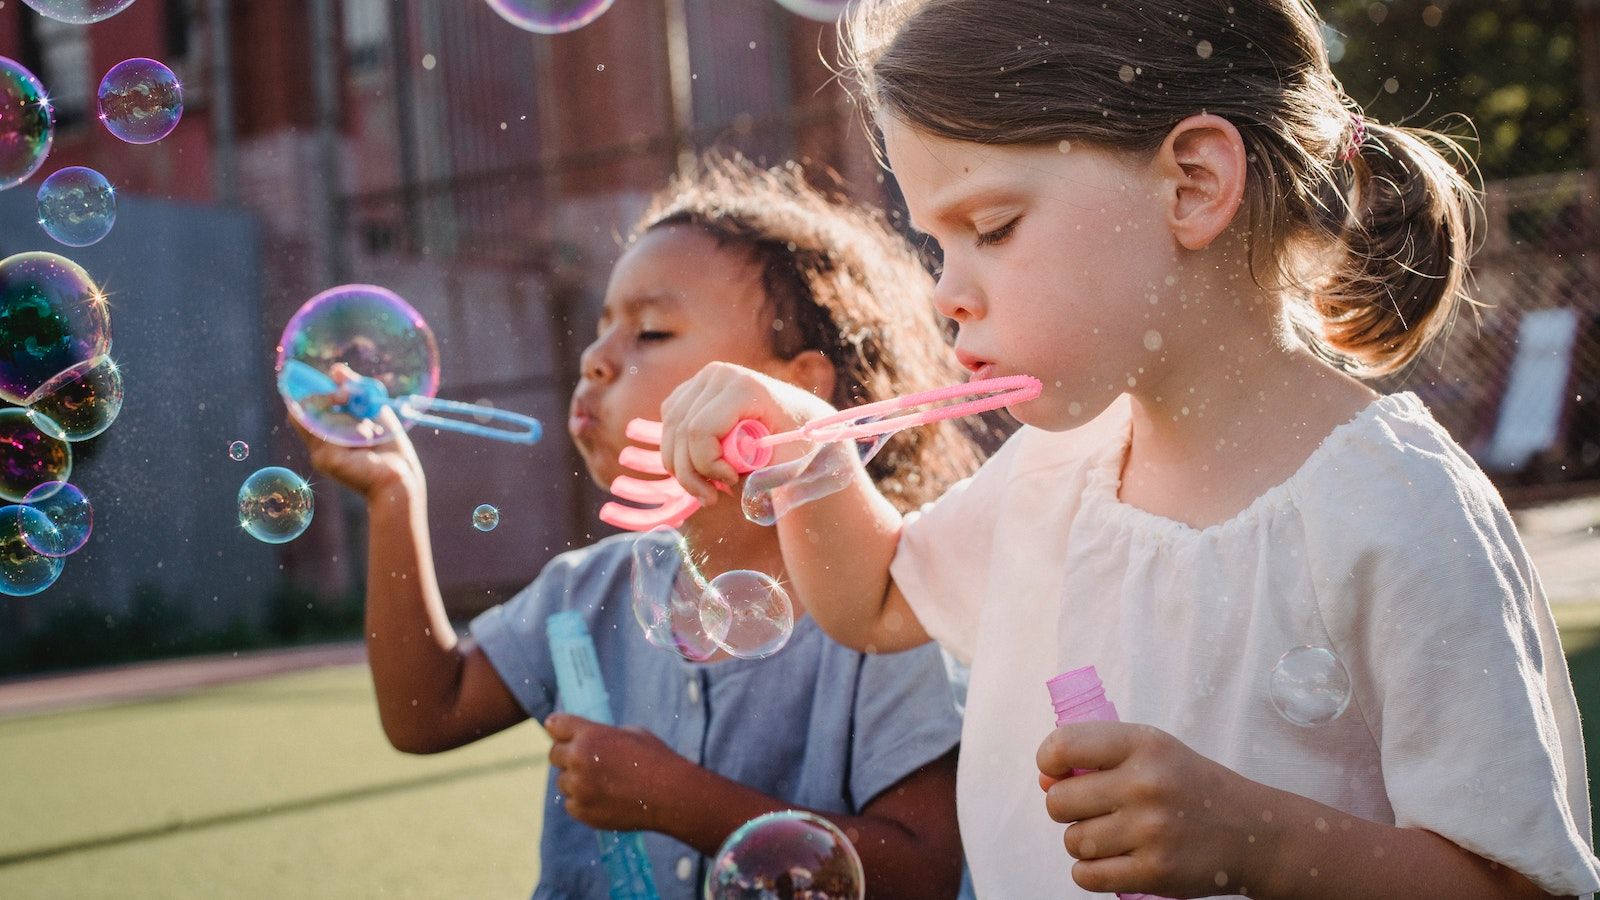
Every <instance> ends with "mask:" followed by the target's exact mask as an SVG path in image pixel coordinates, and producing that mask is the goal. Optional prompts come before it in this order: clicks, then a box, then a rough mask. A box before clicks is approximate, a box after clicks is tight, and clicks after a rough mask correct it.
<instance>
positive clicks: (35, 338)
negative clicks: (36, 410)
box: [0, 252, 111, 404]
mask: <svg viewBox="0 0 1600 900" xmlns="http://www.w3.org/2000/svg"><path fill="white" fill-rule="evenodd" d="M110 348H111V314H110V312H109V311H108V308H107V306H106V298H105V295H104V294H103V293H101V292H100V289H99V288H98V287H96V286H95V283H94V282H93V281H92V280H90V278H89V273H88V272H85V271H84V270H83V267H82V266H79V265H78V264H77V263H75V262H73V261H72V260H70V259H67V258H66V257H64V256H57V255H56V254H54V253H37V252H36V253H18V254H17V255H15V256H8V257H6V258H5V259H3V260H0V398H4V399H5V400H7V401H9V402H11V403H18V404H23V403H27V402H28V398H29V397H31V396H33V394H34V393H35V392H36V391H38V390H39V389H40V388H41V387H43V386H44V385H45V384H47V383H48V382H49V381H50V380H51V379H52V378H55V377H56V376H57V375H59V374H61V373H62V372H65V371H67V370H68V369H71V368H73V367H74V366H77V365H79V364H80V363H87V362H90V361H91V360H94V359H96V358H97V357H100V356H104V355H105V353H106V351H108V350H109V349H110Z"/></svg>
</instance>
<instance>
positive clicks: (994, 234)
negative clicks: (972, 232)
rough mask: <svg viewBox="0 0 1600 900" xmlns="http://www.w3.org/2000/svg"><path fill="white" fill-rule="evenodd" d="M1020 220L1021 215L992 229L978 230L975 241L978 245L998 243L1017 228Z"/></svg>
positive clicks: (988, 245)
mask: <svg viewBox="0 0 1600 900" xmlns="http://www.w3.org/2000/svg"><path fill="white" fill-rule="evenodd" d="M1020 221H1022V217H1021V216H1018V217H1016V218H1015V219H1012V220H1011V221H1009V222H1007V223H1006V224H1004V225H1001V226H1000V227H999V228H996V229H995V230H993V231H980V232H978V235H977V238H976V240H975V242H976V243H977V245H978V246H979V247H992V246H994V245H995V244H999V243H1001V242H1003V241H1004V240H1005V239H1006V238H1008V237H1010V236H1011V232H1013V231H1015V230H1016V229H1017V223H1018V222H1020Z"/></svg>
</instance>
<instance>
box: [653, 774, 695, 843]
mask: <svg viewBox="0 0 1600 900" xmlns="http://www.w3.org/2000/svg"><path fill="white" fill-rule="evenodd" d="M705 774H706V770H705V769H702V768H700V767H699V766H697V765H695V764H694V763H692V762H690V761H689V760H687V759H685V758H683V757H682V756H679V755H678V754H676V753H673V754H671V755H670V756H668V757H666V758H665V759H664V760H663V762H662V766H661V771H659V772H657V773H655V775H654V777H652V778H651V779H650V780H649V783H650V784H652V785H655V789H654V790H653V791H651V792H650V794H651V796H649V797H647V798H646V800H645V808H646V810H645V811H646V818H647V819H648V820H649V823H650V825H649V830H650V831H655V832H659V833H661V834H665V835H669V836H671V837H674V838H677V839H678V840H684V835H686V834H690V833H692V832H693V830H694V822H693V818H694V817H695V816H697V815H699V814H700V813H701V812H703V807H702V806H701V804H700V803H697V802H696V799H697V798H698V799H699V800H701V801H703V800H704V799H705V798H706V791H705V787H704V785H703V784H702V777H703V776H704V775H705ZM684 842H685V843H688V841H684Z"/></svg>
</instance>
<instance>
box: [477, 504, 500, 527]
mask: <svg viewBox="0 0 1600 900" xmlns="http://www.w3.org/2000/svg"><path fill="white" fill-rule="evenodd" d="M499 524H500V510H498V509H495V508H494V507H493V506H491V505H489V504H487V503H480V504H478V508H477V509H474V510H473V511H472V527H473V528H476V529H478V530H479V531H493V530H494V529H495V526H497V525H499Z"/></svg>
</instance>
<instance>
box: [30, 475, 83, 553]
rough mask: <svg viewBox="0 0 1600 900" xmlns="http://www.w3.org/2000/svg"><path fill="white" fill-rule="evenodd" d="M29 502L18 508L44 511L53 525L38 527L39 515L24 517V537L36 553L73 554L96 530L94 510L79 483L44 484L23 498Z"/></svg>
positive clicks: (58, 482) (46, 517) (54, 482)
mask: <svg viewBox="0 0 1600 900" xmlns="http://www.w3.org/2000/svg"><path fill="white" fill-rule="evenodd" d="M22 500H23V502H24V503H26V504H28V505H27V506H24V507H18V509H33V510H37V511H38V512H41V513H44V515H45V521H46V522H48V523H49V525H50V527H49V528H40V527H38V522H37V518H29V517H27V516H26V515H24V516H23V518H22V522H21V525H22V539H23V540H24V541H26V542H27V544H28V546H29V547H31V548H33V550H34V551H35V552H38V553H42V554H44V555H45V556H70V555H72V554H74V553H77V552H78V551H79V550H81V549H83V545H84V544H86V543H88V542H89V533H90V532H91V531H93V530H94V509H93V508H92V507H90V505H89V498H88V497H85V496H84V495H83V491H80V490H78V487H77V485H74V484H68V483H67V482H65V481H51V482H46V483H45V484H41V485H39V486H38V487H36V488H34V489H33V490H31V491H29V492H28V496H26V497H24V498H22Z"/></svg>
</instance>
